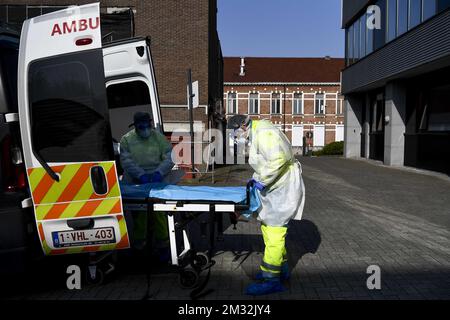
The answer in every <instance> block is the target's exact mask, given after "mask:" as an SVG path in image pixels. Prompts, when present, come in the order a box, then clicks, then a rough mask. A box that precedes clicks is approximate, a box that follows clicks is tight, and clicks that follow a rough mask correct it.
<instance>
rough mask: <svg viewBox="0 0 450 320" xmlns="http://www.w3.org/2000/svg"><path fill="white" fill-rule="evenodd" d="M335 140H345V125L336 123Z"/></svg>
mask: <svg viewBox="0 0 450 320" xmlns="http://www.w3.org/2000/svg"><path fill="white" fill-rule="evenodd" d="M335 141H344V125H343V124H338V125H336V139H335Z"/></svg>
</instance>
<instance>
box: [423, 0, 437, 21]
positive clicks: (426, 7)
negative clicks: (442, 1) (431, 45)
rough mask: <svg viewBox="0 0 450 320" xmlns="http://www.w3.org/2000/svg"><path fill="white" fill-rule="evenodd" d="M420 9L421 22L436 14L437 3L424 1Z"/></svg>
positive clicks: (432, 0)
mask: <svg viewBox="0 0 450 320" xmlns="http://www.w3.org/2000/svg"><path fill="white" fill-rule="evenodd" d="M422 5H423V7H422V21H425V20H427V19H429V18H431V17H432V16H434V15H435V14H436V12H437V1H436V0H424V1H423V4H422Z"/></svg>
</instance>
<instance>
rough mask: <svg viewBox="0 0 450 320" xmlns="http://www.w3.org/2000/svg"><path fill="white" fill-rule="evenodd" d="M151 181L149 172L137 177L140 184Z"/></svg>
mask: <svg viewBox="0 0 450 320" xmlns="http://www.w3.org/2000/svg"><path fill="white" fill-rule="evenodd" d="M150 182H151V175H149V174H143V175H142V176H140V177H139V183H140V184H146V183H150Z"/></svg>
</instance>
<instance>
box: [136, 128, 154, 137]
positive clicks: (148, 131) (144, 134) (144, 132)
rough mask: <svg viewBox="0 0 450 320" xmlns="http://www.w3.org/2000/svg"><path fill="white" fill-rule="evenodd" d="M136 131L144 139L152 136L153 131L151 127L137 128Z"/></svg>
mask: <svg viewBox="0 0 450 320" xmlns="http://www.w3.org/2000/svg"><path fill="white" fill-rule="evenodd" d="M136 132H137V134H138V135H139V136H140V137H141V138H143V139H147V138H148V137H150V134H151V133H152V131H151V129H150V128H145V129H137V130H136Z"/></svg>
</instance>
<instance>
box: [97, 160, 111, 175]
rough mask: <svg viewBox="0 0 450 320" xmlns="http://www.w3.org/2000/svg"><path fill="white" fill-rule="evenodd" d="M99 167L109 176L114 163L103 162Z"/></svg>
mask: <svg viewBox="0 0 450 320" xmlns="http://www.w3.org/2000/svg"><path fill="white" fill-rule="evenodd" d="M99 165H100V166H101V167H103V170H105V174H107V173H108V171H109V169H111V168H112V166H113V165H114V162H102V163H100V164H99Z"/></svg>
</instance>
